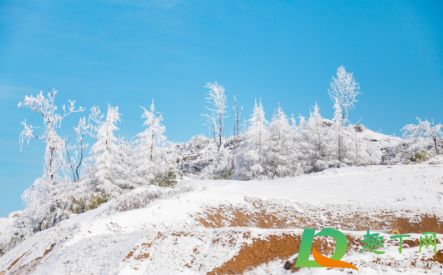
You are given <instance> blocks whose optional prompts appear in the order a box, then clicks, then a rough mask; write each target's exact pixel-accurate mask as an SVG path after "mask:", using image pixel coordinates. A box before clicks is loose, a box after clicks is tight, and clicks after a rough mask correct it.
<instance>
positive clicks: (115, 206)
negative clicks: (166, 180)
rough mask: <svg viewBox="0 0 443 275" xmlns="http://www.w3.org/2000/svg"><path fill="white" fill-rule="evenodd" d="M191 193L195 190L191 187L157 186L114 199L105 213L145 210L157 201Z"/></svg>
mask: <svg viewBox="0 0 443 275" xmlns="http://www.w3.org/2000/svg"><path fill="white" fill-rule="evenodd" d="M190 191H193V189H192V188H189V187H180V188H159V187H157V186H150V187H148V188H147V189H146V190H142V191H138V190H137V191H134V192H130V193H127V194H124V195H122V196H120V197H118V198H115V199H113V200H112V201H111V202H110V204H109V206H108V208H107V209H106V211H105V212H106V213H108V214H112V213H115V212H124V211H129V210H133V209H138V208H144V207H146V206H148V205H149V204H150V203H151V202H153V201H155V200H158V199H168V198H170V197H173V196H178V195H180V194H183V193H187V192H190Z"/></svg>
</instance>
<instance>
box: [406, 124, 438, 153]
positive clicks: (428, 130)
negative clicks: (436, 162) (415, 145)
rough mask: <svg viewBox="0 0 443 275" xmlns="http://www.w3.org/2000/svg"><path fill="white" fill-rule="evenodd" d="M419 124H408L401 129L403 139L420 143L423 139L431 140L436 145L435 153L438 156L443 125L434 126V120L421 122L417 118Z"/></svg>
mask: <svg viewBox="0 0 443 275" xmlns="http://www.w3.org/2000/svg"><path fill="white" fill-rule="evenodd" d="M417 120H418V124H417V125H414V124H408V125H406V126H405V127H403V128H402V129H401V131H402V132H404V133H403V137H405V138H408V139H413V140H416V141H418V142H420V141H421V139H424V140H425V139H431V140H432V143H433V145H434V148H435V151H436V152H437V154H438V153H439V151H438V144H437V141H438V138H441V137H442V136H443V132H442V131H441V127H442V125H441V124H440V123H439V124H434V120H432V121H431V122H429V121H428V120H425V121H421V119H420V118H418V117H417Z"/></svg>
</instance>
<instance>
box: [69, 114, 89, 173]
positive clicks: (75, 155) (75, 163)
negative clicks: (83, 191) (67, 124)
mask: <svg viewBox="0 0 443 275" xmlns="http://www.w3.org/2000/svg"><path fill="white" fill-rule="evenodd" d="M91 127H92V125H91V124H89V123H88V124H86V120H85V118H84V117H83V118H81V119H80V121H79V124H78V126H77V127H74V131H75V134H76V136H77V139H76V141H77V144H76V145H71V144H69V143H68V141H69V138H70V136H71V133H69V136H68V138H67V139H66V145H65V146H66V157H67V159H68V164H69V168H70V169H71V172H72V175H73V178H74V181H79V180H80V173H79V171H80V166H81V165H82V162H83V156H84V149H85V148H86V147H88V146H89V144H85V143H84V142H83V139H84V137H85V134H88V130H89V128H91Z"/></svg>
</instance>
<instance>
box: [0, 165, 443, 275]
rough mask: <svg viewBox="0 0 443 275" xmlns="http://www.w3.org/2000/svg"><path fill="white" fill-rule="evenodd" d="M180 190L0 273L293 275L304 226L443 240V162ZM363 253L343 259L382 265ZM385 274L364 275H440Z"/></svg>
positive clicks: (99, 212) (38, 245)
mask: <svg viewBox="0 0 443 275" xmlns="http://www.w3.org/2000/svg"><path fill="white" fill-rule="evenodd" d="M180 188H182V189H181V190H183V191H180V192H177V193H170V194H169V195H164V196H159V199H156V200H151V201H150V202H149V203H147V204H146V205H145V207H143V208H138V209H133V210H128V211H124V212H120V211H118V210H117V209H119V207H118V206H119V205H120V204H122V203H124V202H127V201H131V200H132V199H133V198H136V197H141V196H145V195H146V194H148V193H149V192H166V191H163V189H161V190H158V189H157V188H156V187H155V186H151V187H149V188H144V189H136V190H133V191H132V192H131V193H129V194H126V195H124V196H126V198H129V199H128V200H124V199H125V198H121V199H120V198H119V200H114V201H111V202H108V203H106V204H103V205H101V206H100V207H99V208H98V209H95V210H91V211H88V212H86V213H83V214H80V215H73V216H72V217H71V218H70V219H68V220H65V221H63V222H61V223H59V224H58V225H57V226H55V227H53V228H50V229H47V230H44V231H42V232H39V233H37V234H36V235H35V236H33V237H31V238H29V239H27V240H25V241H24V242H23V243H21V244H20V245H18V246H17V247H15V248H14V249H13V250H11V251H10V252H8V253H7V254H5V255H4V256H2V257H1V258H0V274H2V275H5V274H274V275H275V274H290V272H292V271H291V270H285V269H283V265H284V263H285V262H286V261H287V260H289V261H292V260H293V259H294V257H295V256H296V254H297V249H298V248H297V241H298V244H299V240H300V237H301V234H302V229H303V228H317V229H321V228H324V227H333V228H337V229H340V230H344V232H345V234H347V236H349V238H351V239H353V240H361V239H363V235H364V234H365V233H366V231H365V230H366V229H371V231H374V232H376V231H379V232H382V233H381V234H382V235H383V236H385V239H389V235H388V234H387V232H386V230H390V229H393V228H396V229H399V230H400V231H402V232H401V233H414V234H415V235H413V237H414V238H415V239H417V238H418V237H419V235H417V234H419V233H421V232H424V231H433V230H434V229H436V230H435V232H439V233H443V208H442V204H443V158H442V157H439V158H434V159H432V160H431V161H428V162H426V163H420V164H411V165H396V166H367V167H348V168H342V169H328V170H325V171H323V172H321V173H316V174H310V175H304V176H300V177H296V178H288V179H280V180H271V181H246V182H244V181H217V180H213V181H211V180H201V181H198V180H193V181H184V182H181V183H180V184H179V187H178V189H180ZM165 194H166V193H165ZM131 196H132V197H131ZM127 207H129V208H131V206H130V205H128V206H127ZM405 220H406V222H405ZM2 223H3V224H5V223H4V220H3V222H2V221H1V220H0V224H2ZM431 225H432V226H434V228H431V227H429V226H431ZM438 237H439V238H440V241H443V235H440V234H439V235H438ZM322 242H324V244H325V246H322V247H323V249H325V250H324V254H328V253H330V252H331V251H329V250H328V247H329V248H332V247H333V243H332V242H330V241H328V240H322ZM411 246H413V245H411ZM325 247H326V248H325ZM397 248H398V243H396V242H391V243H390V245H389V246H388V245H386V247H385V250H386V251H387V252H388V253H387V254H386V257H385V258H386V259H391V258H395V259H400V258H401V259H408V257H409V256H410V255H413V258H414V261H416V259H417V258H418V257H422V258H423V257H425V258H426V259H428V258H432V257H433V255H434V254H433V253H432V252H431V251H430V249H426V250H425V251H424V252H422V253H421V254H419V253H418V247H410V248H405V249H404V251H403V254H401V255H400V254H398V252H397V253H396V249H397ZM360 249H361V247H359V243H358V241H356V242H354V243H353V246H352V249H350V251H348V253H347V255H346V256H345V258H343V260H345V261H355V262H356V263H358V262H359V261H360V262H361V261H362V260H363V261H373V260H376V257H375V256H374V255H373V254H368V253H364V254H359V253H358V252H359V251H360ZM438 249H439V250H441V249H443V246H442V244H439V246H438ZM332 251H333V249H332ZM356 265H358V264H356ZM383 268H384V269H385V271H383ZM383 268H381V267H380V268H378V267H362V268H361V272H360V273H358V274H379V273H383V274H392V273H395V272H402V271H407V272H406V273H404V272H402V273H401V274H418V273H424V272H425V271H427V274H440V273H439V271H437V267H433V268H431V269H423V268H415V269H398V271H396V269H395V268H392V267H386V268H385V267H383ZM2 272H4V273H2ZM298 272H299V273H300V274H323V273H324V272H328V273H331V274H335V273H340V274H347V272H348V270H345V271H343V272H344V273H343V272H342V271H340V270H330V271H327V270H326V269H318V270H309V269H306V270H304V269H302V270H299V271H298Z"/></svg>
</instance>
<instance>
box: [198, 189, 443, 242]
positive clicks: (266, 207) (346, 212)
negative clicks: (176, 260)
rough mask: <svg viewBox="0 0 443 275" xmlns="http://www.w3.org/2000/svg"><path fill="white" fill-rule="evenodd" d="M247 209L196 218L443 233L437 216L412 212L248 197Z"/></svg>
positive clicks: (217, 222) (212, 224) (212, 222)
mask: <svg viewBox="0 0 443 275" xmlns="http://www.w3.org/2000/svg"><path fill="white" fill-rule="evenodd" d="M246 201H247V204H246V205H244V206H243V207H238V206H236V207H232V206H230V205H222V206H220V207H219V208H207V209H205V210H204V211H203V212H202V213H199V214H198V215H196V219H197V220H198V221H199V222H200V223H201V224H202V225H203V226H205V227H208V228H220V227H254V228H276V229H277V228H280V229H283V228H294V229H295V228H298V229H302V228H316V229H321V228H334V229H337V230H348V231H354V230H356V231H361V230H382V229H394V228H395V229H398V230H399V232H400V233H401V234H403V233H410V232H436V233H440V234H442V233H443V221H442V219H441V217H439V216H437V215H436V214H432V213H431V214H429V213H423V212H421V211H411V210H390V209H385V210H381V211H380V210H377V211H373V209H371V208H370V207H360V206H348V205H346V206H344V205H336V206H329V205H328V206H325V207H317V206H309V205H308V206H306V204H304V205H303V204H301V203H288V202H281V201H278V200H262V199H257V198H246Z"/></svg>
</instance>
